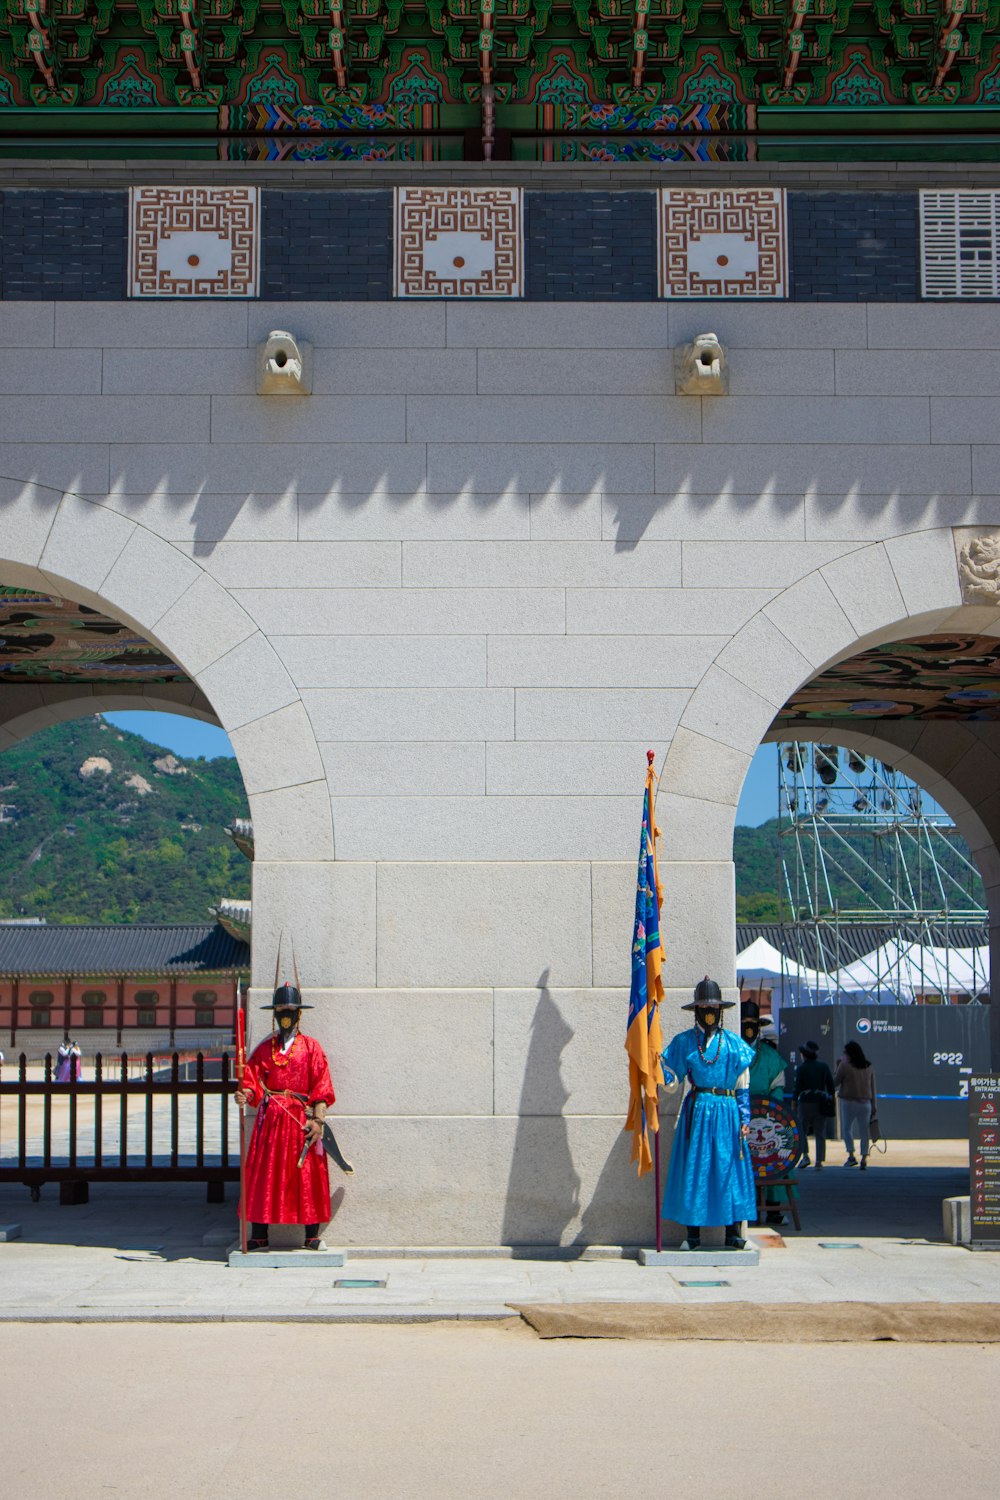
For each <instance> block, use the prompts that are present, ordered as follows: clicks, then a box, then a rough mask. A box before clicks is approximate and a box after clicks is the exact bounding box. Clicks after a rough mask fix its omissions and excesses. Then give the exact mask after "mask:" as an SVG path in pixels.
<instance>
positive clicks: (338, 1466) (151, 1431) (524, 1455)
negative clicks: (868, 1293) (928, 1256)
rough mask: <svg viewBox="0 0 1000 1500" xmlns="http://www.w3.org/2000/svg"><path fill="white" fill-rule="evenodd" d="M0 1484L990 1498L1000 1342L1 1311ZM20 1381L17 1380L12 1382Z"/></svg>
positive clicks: (182, 1499) (380, 1497) (71, 1490)
mask: <svg viewBox="0 0 1000 1500" xmlns="http://www.w3.org/2000/svg"><path fill="white" fill-rule="evenodd" d="M0 1361H2V1368H3V1369H4V1370H5V1371H6V1372H7V1375H8V1381H9V1382H10V1381H11V1379H16V1384H17V1388H18V1389H19V1390H21V1391H24V1392H25V1393H28V1399H27V1401H26V1403H22V1402H14V1401H13V1400H10V1399H9V1400H8V1401H6V1402H5V1403H4V1405H3V1413H2V1415H0V1456H2V1466H3V1469H2V1472H3V1493H4V1495H5V1497H6V1500H41V1497H43V1496H44V1497H46V1500H71V1497H72V1500H97V1497H101V1500H105V1497H109V1496H114V1497H127V1500H161V1497H163V1500H166V1497H170V1500H209V1497H211V1500H231V1497H232V1500H235V1497H237V1496H239V1497H244V1496H266V1495H269V1494H281V1495H302V1496H337V1497H344V1500H390V1497H391V1500H452V1497H455V1500H494V1497H496V1500H591V1497H593V1500H618V1497H619V1496H620V1497H625V1496H637V1495H651V1494H653V1495H655V1494H671V1493H681V1494H684V1495H690V1496H697V1495H704V1496H706V1497H708V1500H717V1497H721V1496H725V1495H734V1496H735V1495H747V1494H770V1493H774V1494H781V1493H789V1492H794V1493H799V1494H803V1495H806V1496H808V1497H809V1500H842V1497H843V1496H844V1495H845V1494H846V1495H850V1496H851V1497H852V1500H853V1497H868V1496H871V1497H876V1496H877V1497H878V1500H888V1497H897V1496H905V1497H906V1500H939V1497H940V1496H941V1495H942V1494H945V1493H953V1494H960V1495H962V1496H964V1497H965V1500H987V1497H989V1500H995V1496H996V1493H997V1488H996V1476H997V1461H998V1452H997V1423H996V1392H997V1389H998V1385H1000V1348H997V1347H996V1346H994V1347H993V1348H985V1347H980V1346H971V1345H963V1346H954V1345H952V1346H944V1345H936V1346H935V1345H919V1346H903V1345H895V1344H863V1345H834V1346H819V1345H788V1346H779V1347H771V1348H761V1347H760V1346H748V1345H738V1344H703V1343H695V1344H671V1343H626V1342H608V1341H603V1340H601V1341H596V1340H553V1341H547V1342H542V1341H539V1340H538V1339H536V1338H535V1336H534V1335H533V1334H532V1333H531V1332H530V1331H529V1330H528V1329H527V1328H525V1326H524V1325H523V1324H520V1323H516V1322H513V1321H512V1322H511V1323H509V1324H499V1325H498V1324H493V1325H483V1324H434V1325H430V1326H423V1327H414V1326H384V1325H383V1326H357V1325H352V1326H344V1327H329V1326H327V1327H316V1328H309V1327H292V1326H288V1325H281V1324H262V1325H257V1326H247V1325H225V1324H216V1325H208V1326H205V1325H201V1326H194V1325H188V1326H183V1325H169V1326H162V1325H161V1326H155V1327H154V1326H150V1325H141V1324H139V1325H135V1324H132V1325H121V1326H117V1327H115V1326H109V1325H96V1326H89V1327H87V1326H80V1325H45V1326H37V1325H36V1326H31V1325H7V1326H3V1327H0ZM9 1394H11V1395H12V1394H13V1386H11V1390H10V1393H9Z"/></svg>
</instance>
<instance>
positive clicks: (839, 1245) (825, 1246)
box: [819, 1240, 861, 1250]
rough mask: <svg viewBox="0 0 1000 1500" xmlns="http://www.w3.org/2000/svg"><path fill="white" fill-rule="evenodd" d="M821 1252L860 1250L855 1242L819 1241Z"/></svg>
mask: <svg viewBox="0 0 1000 1500" xmlns="http://www.w3.org/2000/svg"><path fill="white" fill-rule="evenodd" d="M819 1248H820V1249H821V1250H860V1249H861V1246H860V1245H859V1244H858V1242H857V1240H820V1242H819Z"/></svg>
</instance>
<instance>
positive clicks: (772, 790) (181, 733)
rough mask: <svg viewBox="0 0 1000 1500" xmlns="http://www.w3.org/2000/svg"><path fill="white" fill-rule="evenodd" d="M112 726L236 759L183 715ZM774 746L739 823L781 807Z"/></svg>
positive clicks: (222, 740) (183, 749) (760, 760)
mask: <svg viewBox="0 0 1000 1500" xmlns="http://www.w3.org/2000/svg"><path fill="white" fill-rule="evenodd" d="M104 717H105V718H106V719H107V721H108V723H109V724H117V725H118V727H119V728H120V729H128V730H131V732H132V733H133V734H141V735H142V736H143V738H144V739H147V740H151V741H152V743H153V744H154V745H162V746H163V747H164V748H165V749H167V750H172V751H173V752H174V754H175V755H184V756H196V755H203V756H205V758H206V759H208V760H211V759H213V758H214V757H215V756H217V755H232V753H233V747H232V745H231V744H230V743H229V736H228V735H226V734H225V733H223V731H222V730H221V729H215V728H214V727H213V726H212V725H211V724H201V723H199V721H198V720H197V719H186V718H184V716H183V715H182V714H150V713H123V714H105V715H104ZM775 755H776V751H775V748H774V746H773V745H762V746H761V747H760V749H759V750H758V751H757V754H756V755H755V756H754V758H753V762H752V763H751V766H750V770H749V772H748V774H747V779H746V781H745V782H744V784H743V795H742V797H741V798H740V809H739V813H738V814H737V818H736V821H737V822H738V823H752V824H755V825H756V824H758V823H764V822H766V820H767V819H768V818H773V817H774V816H775V815H776V813H777V806H778V791H777V784H778V773H777V770H776V767H775Z"/></svg>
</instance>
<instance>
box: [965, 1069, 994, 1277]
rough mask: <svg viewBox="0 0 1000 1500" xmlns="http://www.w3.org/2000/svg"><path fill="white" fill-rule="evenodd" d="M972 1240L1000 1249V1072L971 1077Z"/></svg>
mask: <svg viewBox="0 0 1000 1500" xmlns="http://www.w3.org/2000/svg"><path fill="white" fill-rule="evenodd" d="M969 1197H970V1199H971V1208H972V1243H973V1244H974V1245H976V1244H978V1245H984V1246H986V1245H988V1246H990V1248H991V1249H997V1250H1000V1074H997V1073H978V1074H973V1076H972V1077H971V1078H970V1079H969Z"/></svg>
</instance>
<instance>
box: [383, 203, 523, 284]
mask: <svg viewBox="0 0 1000 1500" xmlns="http://www.w3.org/2000/svg"><path fill="white" fill-rule="evenodd" d="M394 238H395V267H396V277H395V287H396V296H397V297H520V296H521V293H522V283H523V274H524V271H523V268H524V243H523V240H524V236H523V217H522V198H521V190H520V188H493V187H491V188H454V187H427V188H397V189H396V216H395V234H394Z"/></svg>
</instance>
